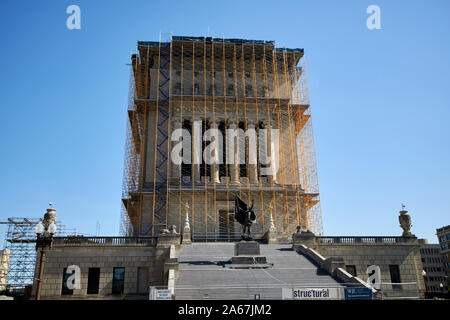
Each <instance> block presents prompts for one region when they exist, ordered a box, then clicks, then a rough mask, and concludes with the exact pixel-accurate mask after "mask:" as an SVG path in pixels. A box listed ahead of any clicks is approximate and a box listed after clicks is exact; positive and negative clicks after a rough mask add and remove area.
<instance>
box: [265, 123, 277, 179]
mask: <svg viewBox="0 0 450 320" xmlns="http://www.w3.org/2000/svg"><path fill="white" fill-rule="evenodd" d="M266 128H267V156H268V158H269V159H270V168H271V172H270V175H269V182H270V183H277V174H276V170H275V165H276V162H275V156H276V155H275V154H274V152H275V150H274V148H273V145H272V124H270V125H269V124H267V126H266Z"/></svg>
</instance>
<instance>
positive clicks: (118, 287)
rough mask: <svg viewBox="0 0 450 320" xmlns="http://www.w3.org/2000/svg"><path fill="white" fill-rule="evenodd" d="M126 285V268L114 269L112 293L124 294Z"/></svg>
mask: <svg viewBox="0 0 450 320" xmlns="http://www.w3.org/2000/svg"><path fill="white" fill-rule="evenodd" d="M124 283H125V268H114V269H113V282H112V293H113V294H120V293H123V290H124Z"/></svg>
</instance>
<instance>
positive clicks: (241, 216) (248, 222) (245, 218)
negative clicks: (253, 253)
mask: <svg viewBox="0 0 450 320" xmlns="http://www.w3.org/2000/svg"><path fill="white" fill-rule="evenodd" d="M253 205H254V201H253V200H252V206H251V207H249V206H248V205H247V204H246V203H245V202H244V201H242V199H241V198H239V197H238V196H236V199H235V202H234V217H235V219H236V221H237V222H239V223H240V224H241V225H242V235H241V238H242V240H245V241H250V240H253V238H252V236H251V231H250V228H251V226H252V224H253V222H254V221H255V220H256V215H255V213H254V212H253Z"/></svg>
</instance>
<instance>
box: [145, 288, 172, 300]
mask: <svg viewBox="0 0 450 320" xmlns="http://www.w3.org/2000/svg"><path fill="white" fill-rule="evenodd" d="M149 293H150V294H149V299H150V300H172V293H171V292H170V290H168V289H156V288H155V287H150V292H149Z"/></svg>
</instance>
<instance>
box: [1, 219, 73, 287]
mask: <svg viewBox="0 0 450 320" xmlns="http://www.w3.org/2000/svg"><path fill="white" fill-rule="evenodd" d="M39 221H40V219H37V218H17V217H12V218H8V222H5V223H2V224H6V225H7V231H6V235H5V240H4V248H5V249H7V250H9V251H10V260H9V270H8V273H7V288H6V290H7V292H8V293H9V294H19V295H20V294H23V292H24V288H25V287H26V286H30V285H32V284H33V279H34V271H35V264H36V231H35V228H36V225H37V224H38V223H39ZM56 226H57V229H56V236H67V235H76V232H75V229H69V228H67V227H66V226H65V225H64V224H62V223H61V222H60V221H57V222H56Z"/></svg>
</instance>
